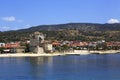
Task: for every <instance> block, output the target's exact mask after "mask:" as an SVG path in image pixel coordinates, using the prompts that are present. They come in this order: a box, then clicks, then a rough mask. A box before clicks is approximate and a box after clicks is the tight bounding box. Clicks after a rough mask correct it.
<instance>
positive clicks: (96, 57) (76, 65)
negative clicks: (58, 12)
mask: <svg viewBox="0 0 120 80" xmlns="http://www.w3.org/2000/svg"><path fill="white" fill-rule="evenodd" d="M0 80H120V54H106V55H100V54H90V55H67V56H54V57H23V58H15V57H14V58H0Z"/></svg>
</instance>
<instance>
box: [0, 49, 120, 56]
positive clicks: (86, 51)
mask: <svg viewBox="0 0 120 80" xmlns="http://www.w3.org/2000/svg"><path fill="white" fill-rule="evenodd" d="M119 52H120V50H106V51H88V50H74V52H64V53H60V52H57V53H42V54H39V53H38V54H37V53H4V54H0V57H39V56H63V55H76V54H77V55H87V54H115V53H119Z"/></svg>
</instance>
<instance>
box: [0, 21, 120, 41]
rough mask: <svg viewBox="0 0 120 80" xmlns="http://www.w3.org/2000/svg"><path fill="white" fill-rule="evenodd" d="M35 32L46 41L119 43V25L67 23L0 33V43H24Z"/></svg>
mask: <svg viewBox="0 0 120 80" xmlns="http://www.w3.org/2000/svg"><path fill="white" fill-rule="evenodd" d="M35 31H40V32H42V33H44V34H46V39H48V40H55V39H58V40H81V41H95V40H101V39H105V40H106V41H120V39H119V38H118V37H120V35H119V34H120V24H97V23H95V24H94V23H67V24H57V25H39V26H33V27H30V28H27V29H20V30H16V31H6V32H0V42H8V41H25V40H28V39H29V35H30V34H31V33H33V32H35Z"/></svg>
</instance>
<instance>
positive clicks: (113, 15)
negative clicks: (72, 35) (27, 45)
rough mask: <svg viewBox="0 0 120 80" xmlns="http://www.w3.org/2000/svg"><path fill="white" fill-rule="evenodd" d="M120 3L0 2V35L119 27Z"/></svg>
mask: <svg viewBox="0 0 120 80" xmlns="http://www.w3.org/2000/svg"><path fill="white" fill-rule="evenodd" d="M119 20H120V0H0V31H5V30H15V29H22V28H28V27H31V26H36V25H43V24H61V23H70V22H81V23H82V22H87V23H108V22H109V23H119Z"/></svg>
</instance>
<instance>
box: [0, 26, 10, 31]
mask: <svg viewBox="0 0 120 80" xmlns="http://www.w3.org/2000/svg"><path fill="white" fill-rule="evenodd" d="M7 30H10V27H8V26H1V27H0V31H7Z"/></svg>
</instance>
